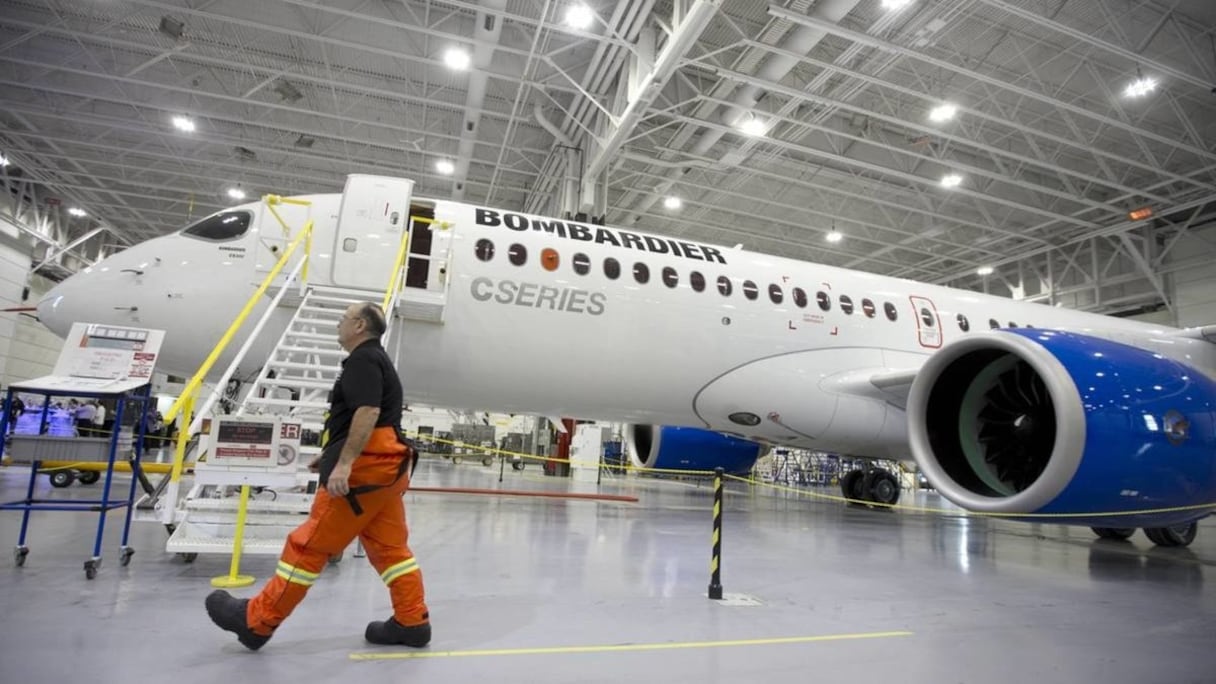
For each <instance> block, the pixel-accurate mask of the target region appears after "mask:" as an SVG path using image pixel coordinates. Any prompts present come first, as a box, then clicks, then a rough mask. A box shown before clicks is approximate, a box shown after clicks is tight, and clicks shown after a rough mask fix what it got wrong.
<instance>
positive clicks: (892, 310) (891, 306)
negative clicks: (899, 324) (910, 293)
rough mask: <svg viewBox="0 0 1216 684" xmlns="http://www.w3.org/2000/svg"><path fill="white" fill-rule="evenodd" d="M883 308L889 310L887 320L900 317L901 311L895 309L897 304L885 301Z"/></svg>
mask: <svg viewBox="0 0 1216 684" xmlns="http://www.w3.org/2000/svg"><path fill="white" fill-rule="evenodd" d="M882 310H883V311H885V312H887V320H888V321H894V320H895V319H897V318H899V312H898V311H896V310H895V305H894V304H892V303H891V302H883V303H882Z"/></svg>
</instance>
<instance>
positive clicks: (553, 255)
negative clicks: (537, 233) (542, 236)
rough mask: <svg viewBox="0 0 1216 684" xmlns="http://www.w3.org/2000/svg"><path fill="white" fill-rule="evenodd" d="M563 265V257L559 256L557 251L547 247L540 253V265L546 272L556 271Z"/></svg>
mask: <svg viewBox="0 0 1216 684" xmlns="http://www.w3.org/2000/svg"><path fill="white" fill-rule="evenodd" d="M560 264H561V257H559V256H558V255H557V250H556V249H553V248H552V247H546V248H544V249H542V250H541V251H540V265H541V268H543V269H545V270H546V271H556V270H557V267H558V266H559V265H560Z"/></svg>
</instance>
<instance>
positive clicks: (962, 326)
mask: <svg viewBox="0 0 1216 684" xmlns="http://www.w3.org/2000/svg"><path fill="white" fill-rule="evenodd" d="M958 329H959V330H962V331H963V332H967V331H968V330H971V321H968V320H967V317H966V316H964V315H962V314H959V315H958Z"/></svg>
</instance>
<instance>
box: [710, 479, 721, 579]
mask: <svg viewBox="0 0 1216 684" xmlns="http://www.w3.org/2000/svg"><path fill="white" fill-rule="evenodd" d="M722 473H723V469H722V468H714V535H713V551H712V552H711V555H710V559H709V598H711V599H714V600H715V601H717V600H721V599H722Z"/></svg>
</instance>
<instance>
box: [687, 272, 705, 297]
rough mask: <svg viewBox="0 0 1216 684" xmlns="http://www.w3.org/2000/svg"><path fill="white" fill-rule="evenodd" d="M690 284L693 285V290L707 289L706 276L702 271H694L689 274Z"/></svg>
mask: <svg viewBox="0 0 1216 684" xmlns="http://www.w3.org/2000/svg"><path fill="white" fill-rule="evenodd" d="M688 284H689V285H692V290H693V292H702V291H704V290H705V276H703V275H701V272H700V271H693V272H692V273H689V274H688Z"/></svg>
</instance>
